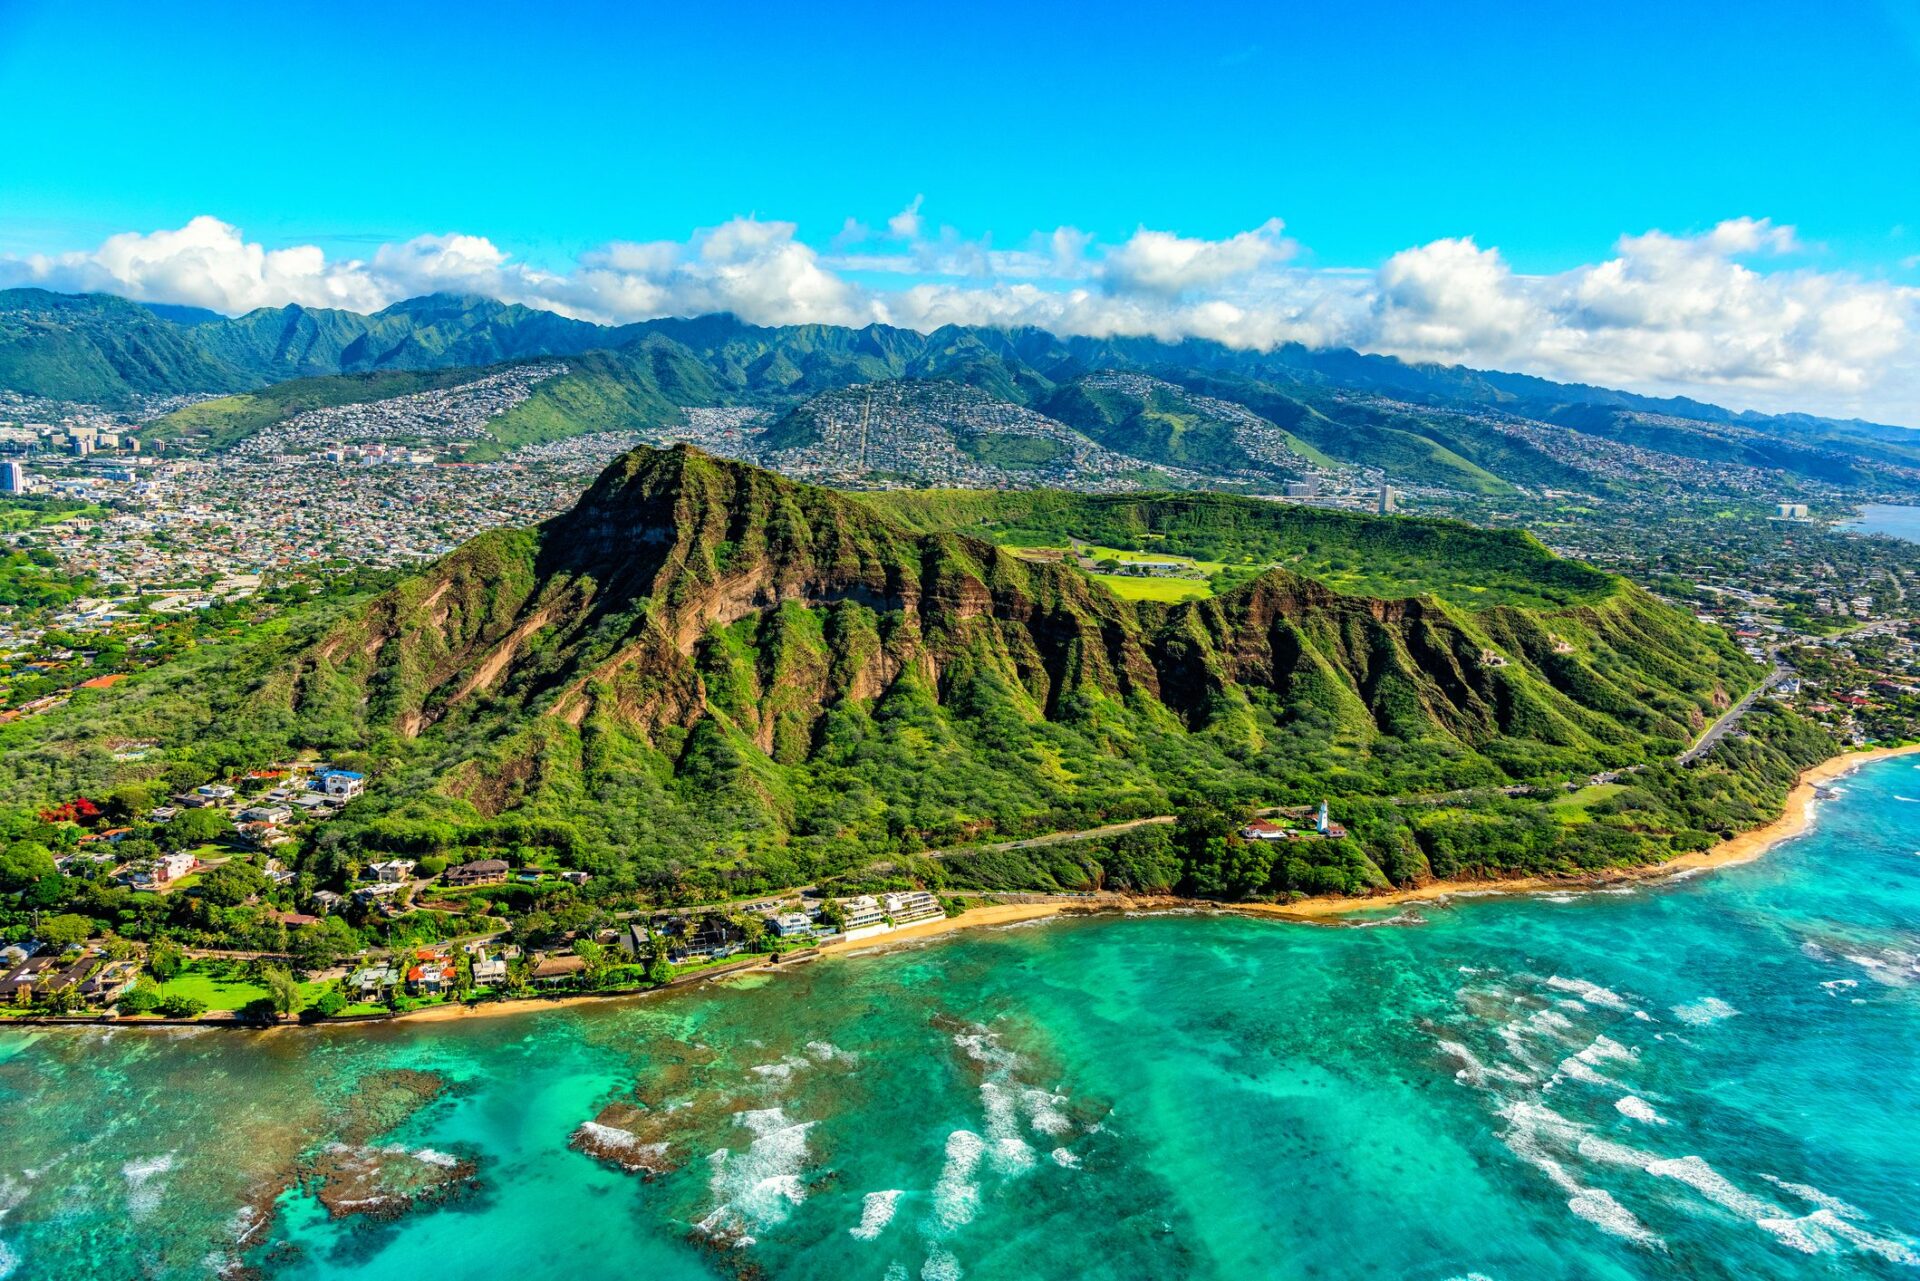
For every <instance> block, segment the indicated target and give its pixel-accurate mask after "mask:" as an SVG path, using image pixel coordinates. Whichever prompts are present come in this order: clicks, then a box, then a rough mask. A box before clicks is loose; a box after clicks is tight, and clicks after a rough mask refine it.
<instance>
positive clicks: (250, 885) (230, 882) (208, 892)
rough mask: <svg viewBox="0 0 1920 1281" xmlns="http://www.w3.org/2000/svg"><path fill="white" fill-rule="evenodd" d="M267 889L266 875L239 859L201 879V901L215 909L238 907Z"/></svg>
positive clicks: (215, 869)
mask: <svg viewBox="0 0 1920 1281" xmlns="http://www.w3.org/2000/svg"><path fill="white" fill-rule="evenodd" d="M196 812H201V811H196ZM266 889H267V878H266V874H265V873H263V872H262V871H261V870H260V869H259V868H257V867H254V866H252V865H250V864H247V863H242V862H240V861H239V860H238V859H234V860H233V861H231V862H227V863H222V864H221V865H220V866H219V867H216V868H214V869H213V870H212V871H211V872H208V873H207V874H206V875H204V876H202V877H201V878H200V897H201V899H203V900H204V901H206V902H208V903H212V904H213V905H214V906H215V907H238V906H239V905H240V904H242V903H244V902H246V901H247V900H248V899H250V898H252V897H254V896H255V895H257V894H264V893H265V892H266Z"/></svg>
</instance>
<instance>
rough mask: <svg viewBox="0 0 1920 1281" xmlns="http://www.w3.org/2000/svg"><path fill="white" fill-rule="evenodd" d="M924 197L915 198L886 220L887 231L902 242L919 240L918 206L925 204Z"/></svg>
mask: <svg viewBox="0 0 1920 1281" xmlns="http://www.w3.org/2000/svg"><path fill="white" fill-rule="evenodd" d="M926 199H927V198H926V197H925V196H923V195H922V196H915V197H914V198H913V203H912V204H910V205H908V206H907V207H906V208H905V209H902V210H901V211H900V212H899V213H897V214H895V215H894V216H893V217H891V218H889V219H887V230H888V231H890V232H892V233H893V234H894V235H896V236H898V237H899V238H900V239H902V240H918V239H919V238H920V206H921V205H922V204H924V203H926Z"/></svg>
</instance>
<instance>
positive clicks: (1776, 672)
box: [1673, 655, 1789, 765]
mask: <svg viewBox="0 0 1920 1281" xmlns="http://www.w3.org/2000/svg"><path fill="white" fill-rule="evenodd" d="M1769 657H1772V656H1771V655H1769ZM1788 670H1789V669H1788V668H1787V666H1786V665H1785V664H1784V663H1782V662H1781V661H1780V660H1779V659H1777V658H1775V659H1774V660H1773V670H1772V671H1770V672H1768V673H1767V679H1765V680H1763V681H1761V682H1760V684H1759V686H1758V687H1757V688H1755V689H1754V690H1753V692H1752V693H1750V694H1748V695H1747V696H1746V697H1745V698H1743V699H1741V700H1740V701H1739V702H1737V703H1735V704H1734V705H1733V706H1732V707H1729V708H1728V709H1727V710H1726V711H1724V712H1722V713H1721V714H1720V719H1719V720H1717V721H1715V722H1714V723H1713V724H1711V725H1709V726H1707V729H1706V732H1705V733H1704V734H1702V735H1700V737H1699V738H1698V739H1697V740H1696V741H1695V742H1694V744H1693V746H1692V747H1689V748H1688V749H1687V750H1686V751H1684V752H1682V753H1680V754H1679V755H1678V756H1676V757H1674V758H1673V762H1674V764H1676V765H1691V764H1693V763H1694V762H1695V761H1697V760H1699V759H1700V758H1701V757H1702V756H1705V755H1706V754H1707V753H1708V752H1711V751H1712V750H1713V749H1714V747H1715V746H1716V745H1718V744H1719V742H1720V740H1721V739H1723V738H1725V737H1726V736H1727V732H1728V731H1729V730H1731V729H1732V728H1733V727H1734V726H1735V725H1738V724H1739V723H1740V718H1741V717H1742V716H1745V715H1746V714H1747V713H1748V712H1749V711H1751V710H1752V709H1753V704H1754V700H1755V699H1757V698H1759V697H1760V696H1761V695H1762V694H1764V693H1766V692H1767V691H1768V690H1770V689H1772V688H1773V687H1774V686H1775V685H1777V684H1779V683H1780V681H1781V679H1782V678H1783V677H1785V676H1786V674H1787V672H1788Z"/></svg>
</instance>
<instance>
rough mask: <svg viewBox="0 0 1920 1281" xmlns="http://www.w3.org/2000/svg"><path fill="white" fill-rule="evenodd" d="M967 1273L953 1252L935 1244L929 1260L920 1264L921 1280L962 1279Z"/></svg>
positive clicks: (943, 1280)
mask: <svg viewBox="0 0 1920 1281" xmlns="http://www.w3.org/2000/svg"><path fill="white" fill-rule="evenodd" d="M965 1275H966V1273H965V1272H963V1271H961V1269H960V1260H958V1259H956V1258H954V1257H953V1252H952V1251H951V1250H943V1249H941V1248H940V1247H939V1246H935V1247H934V1248H933V1250H932V1252H931V1253H929V1254H928V1255H927V1261H926V1262H925V1263H923V1264H921V1265H920V1281H960V1278H961V1277H963V1276H965Z"/></svg>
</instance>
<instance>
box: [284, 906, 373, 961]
mask: <svg viewBox="0 0 1920 1281" xmlns="http://www.w3.org/2000/svg"><path fill="white" fill-rule="evenodd" d="M288 946H289V950H290V951H291V952H292V953H293V959H294V960H295V961H296V962H298V963H299V966H300V968H301V969H303V970H324V969H326V968H327V967H328V966H329V965H338V964H339V963H340V962H341V961H343V960H345V959H346V958H347V957H349V956H351V955H353V954H354V953H355V952H357V951H359V950H360V937H359V936H358V935H357V934H355V933H354V932H353V927H352V926H350V925H348V924H347V923H346V922H345V921H343V920H341V919H340V918H339V917H337V916H327V917H322V918H321V919H320V922H319V924H317V925H307V926H303V927H301V928H300V929H297V930H295V931H294V932H293V935H292V937H291V938H290V939H289V941H288Z"/></svg>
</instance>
